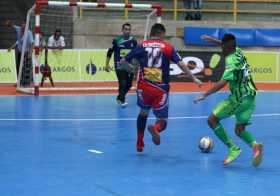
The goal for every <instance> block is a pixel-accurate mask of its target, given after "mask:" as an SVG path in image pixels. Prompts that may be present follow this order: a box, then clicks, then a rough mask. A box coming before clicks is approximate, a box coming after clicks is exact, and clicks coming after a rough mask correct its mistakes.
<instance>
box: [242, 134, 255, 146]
mask: <svg viewBox="0 0 280 196" xmlns="http://www.w3.org/2000/svg"><path fill="white" fill-rule="evenodd" d="M239 137H240V138H241V139H242V140H243V141H244V142H246V143H247V144H248V145H249V146H251V147H252V146H253V144H254V143H256V139H255V138H254V136H252V135H251V134H250V133H249V132H248V131H245V130H243V131H241V132H240V134H239Z"/></svg>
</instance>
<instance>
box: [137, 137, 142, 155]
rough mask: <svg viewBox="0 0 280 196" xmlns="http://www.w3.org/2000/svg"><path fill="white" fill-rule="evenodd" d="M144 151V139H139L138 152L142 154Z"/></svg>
mask: <svg viewBox="0 0 280 196" xmlns="http://www.w3.org/2000/svg"><path fill="white" fill-rule="evenodd" d="M143 149H144V141H143V139H142V138H138V139H137V144H136V150H137V152H142V151H143Z"/></svg>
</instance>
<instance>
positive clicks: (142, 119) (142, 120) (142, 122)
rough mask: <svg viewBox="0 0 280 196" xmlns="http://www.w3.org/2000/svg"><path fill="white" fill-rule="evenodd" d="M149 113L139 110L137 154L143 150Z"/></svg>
mask: <svg viewBox="0 0 280 196" xmlns="http://www.w3.org/2000/svg"><path fill="white" fill-rule="evenodd" d="M148 114H149V111H147V110H144V109H141V111H140V113H139V115H138V117H137V144H136V149H137V151H138V152H142V151H143V148H144V133H145V129H146V124H147V118H148Z"/></svg>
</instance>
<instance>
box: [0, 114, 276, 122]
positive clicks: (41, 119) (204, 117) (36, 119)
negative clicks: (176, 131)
mask: <svg viewBox="0 0 280 196" xmlns="http://www.w3.org/2000/svg"><path fill="white" fill-rule="evenodd" d="M273 116H280V113H271V114H253V115H252V117H273ZM206 118H208V116H174V117H169V118H168V119H169V120H181V119H206ZM148 119H156V118H153V117H151V118H148ZM0 121H48V122H49V121H53V122H63V121H67V122H68V121H73V122H77V121H136V118H31V119H27V118H18V119H16V118H6V119H5V118H2V119H0Z"/></svg>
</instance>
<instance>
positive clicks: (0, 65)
mask: <svg viewBox="0 0 280 196" xmlns="http://www.w3.org/2000/svg"><path fill="white" fill-rule="evenodd" d="M0 83H16V65H15V53H14V51H11V52H7V50H0Z"/></svg>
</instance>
